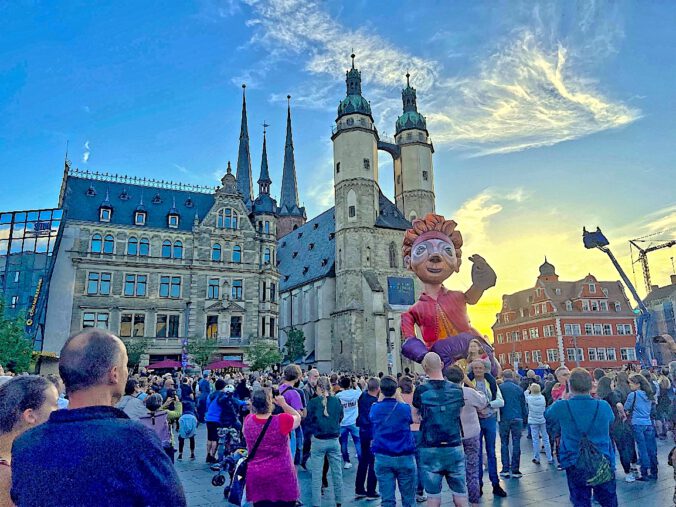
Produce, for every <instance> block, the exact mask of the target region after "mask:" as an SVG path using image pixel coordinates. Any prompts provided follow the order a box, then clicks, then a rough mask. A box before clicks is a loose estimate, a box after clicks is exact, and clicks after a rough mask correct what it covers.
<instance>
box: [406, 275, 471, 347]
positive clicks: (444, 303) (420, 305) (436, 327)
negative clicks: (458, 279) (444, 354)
mask: <svg viewBox="0 0 676 507" xmlns="http://www.w3.org/2000/svg"><path fill="white" fill-rule="evenodd" d="M415 324H418V327H419V328H420V330H421V332H422V338H423V340H424V341H425V345H427V348H430V347H431V346H432V345H434V344H435V343H436V342H437V341H438V340H440V339H442V338H447V337H449V336H456V335H458V334H460V333H467V332H469V333H473V334H476V335H477V336H481V335H480V334H479V332H478V331H477V330H476V329H474V328H473V327H472V326H471V325H470V323H469V317H468V316H467V303H466V301H465V294H464V293H463V292H460V291H451V290H447V289H446V288H444V287H442V288H441V292H440V293H439V296H438V298H437V299H436V300H435V299H434V298H433V297H431V296H428V295H427V294H425V293H424V292H423V293H422V295H421V296H420V299H418V301H417V302H416V303H415V304H414V305H413V306H411V308H409V310H408V311H407V312H406V313H404V314H402V316H401V334H402V336H403V337H404V338H406V339H408V338H413V337H415Z"/></svg>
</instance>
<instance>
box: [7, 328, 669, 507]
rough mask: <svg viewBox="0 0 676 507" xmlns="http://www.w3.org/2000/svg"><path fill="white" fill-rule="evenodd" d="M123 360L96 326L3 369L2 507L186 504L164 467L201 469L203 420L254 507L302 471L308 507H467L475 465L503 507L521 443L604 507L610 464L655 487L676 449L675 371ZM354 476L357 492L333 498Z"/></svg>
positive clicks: (212, 460) (281, 493)
mask: <svg viewBox="0 0 676 507" xmlns="http://www.w3.org/2000/svg"><path fill="white" fill-rule="evenodd" d="M126 365H127V354H126V350H125V347H124V345H123V343H122V342H121V341H120V340H119V338H117V337H115V336H113V335H111V334H109V333H107V332H105V331H102V330H98V329H96V330H86V331H83V332H81V333H79V334H76V335H74V336H73V337H71V338H70V339H69V340H68V341H67V342H66V344H65V345H64V347H63V350H62V351H61V355H60V360H59V374H60V375H59V376H57V375H49V376H46V377H40V376H36V375H19V376H16V377H11V376H8V375H4V372H0V506H5V505H7V506H11V505H17V506H42V505H91V504H92V499H93V498H96V499H97V501H96V502H95V504H96V505H152V506H154V505H158V506H161V505H172V506H173V505H178V506H180V505H186V499H185V494H184V491H183V488H182V486H181V482H180V481H179V479H178V476H177V474H176V470H175V468H174V466H173V465H172V463H173V462H174V460H175V459H178V460H184V459H185V460H194V459H196V457H195V447H196V438H195V437H196V435H197V430H198V427H199V425H201V424H204V425H205V426H206V434H207V439H206V453H205V454H206V463H207V464H209V466H211V465H214V464H216V463H219V462H221V461H222V459H223V455H222V453H223V449H222V443H223V442H222V438H221V437H222V431H223V430H228V431H231V432H233V433H234V434H237V435H240V436H241V437H242V439H243V442H244V445H245V446H246V448H247V450H248V451H249V452H250V453H251V452H252V451H254V449H253V448H254V447H255V448H256V449H255V451H254V455H253V457H252V458H251V460H250V462H249V463H248V469H247V479H246V482H247V485H248V486H247V488H246V494H245V501H246V502H249V503H251V504H253V506H254V507H269V506H279V507H297V506H299V505H302V503H301V501H300V497H301V494H300V486H299V484H300V482H299V474H301V473H309V474H310V475H311V498H312V500H311V502H312V507H320V506H321V505H336V506H338V507H340V506H341V505H342V504H344V503H346V502H347V503H352V502H353V501H360V500H363V501H365V502H371V501H375V500H380V501H381V505H383V506H384V507H393V506H395V505H397V501H399V503H401V505H403V506H404V507H412V506H414V505H416V503H422V502H426V505H428V506H431V507H437V506H439V505H441V501H442V486H443V482H444V481H445V482H446V484H447V486H448V489H449V490H450V493H449V495H451V496H452V500H453V502H454V504H455V505H456V506H468V505H472V506H476V505H479V503H480V502H481V497H482V496H483V494H484V475H485V474H484V469H486V471H487V475H488V480H490V486H491V488H492V493H493V496H494V497H497V498H504V497H507V492H506V491H505V489H509V488H505V487H504V481H507V480H509V479H519V478H521V477H522V476H523V474H522V472H521V461H522V460H521V450H522V449H521V440H522V434H523V432H524V431H527V433H528V438H529V439H530V440H531V444H532V450H531V452H532V459H531V461H532V463H533V464H534V465H535V466H538V467H552V469H554V468H557V469H558V470H560V471H565V474H566V478H567V483H568V489H569V496H570V500H571V503H572V504H573V505H574V506H590V505H591V501H592V497H593V498H594V499H595V500H596V501H597V502H598V503H599V504H600V505H602V506H604V507H605V506H609V507H610V506H616V505H617V504H618V503H617V493H616V478H615V470H614V469H615V456H616V454H617V456H618V458H619V462H620V464H621V468H622V470H623V480H624V481H626V482H628V483H631V482H635V481H655V480H657V477H658V466H657V465H658V462H657V440H658V439H667V438H669V437H668V435H671V438H675V437H674V432H675V430H676V428H675V425H674V422H675V416H676V394H675V393H676V362H673V363H671V365H670V368H665V369H661V368H657V369H653V370H654V371H649V370H643V371H636V372H635V371H613V372H607V371H604V370H601V369H596V370H594V371H593V372H589V371H587V370H585V369H582V368H575V369H573V370H572V371H570V370H569V369H568V368H566V367H560V368H558V369H557V370H556V371H555V372H553V373H551V374H547V375H545V376H544V378H542V377H540V376H539V375H536V373H535V372H534V371H528V372H525V374H524V375H523V376H521V375H519V374H518V373H517V372H515V371H512V370H509V369H507V370H504V371H501V372H499V375H498V376H497V377H495V376H493V375H491V373H489V371H490V364H487V361H486V358H485V357H482V356H481V355H480V354H474V355H472V354H470V357H468V360H467V361H461V362H458V363H457V364H453V365H450V366H447V367H445V366H444V364H443V362H442V360H441V358H440V357H439V356H438V355H437V354H436V353H434V352H429V353H427V354H426V355H425V357H424V359H423V361H422V370H423V372H422V373H416V372H411V371H410V370H408V369H407V370H406V371H405V372H404V373H402V374H398V375H396V376H392V375H385V374H383V373H380V374H378V375H376V376H372V377H369V376H367V375H355V374H350V373H346V372H343V373H332V374H330V375H322V374H320V372H319V371H317V370H316V369H310V370H307V371H305V372H304V371H302V370H301V368H300V367H299V366H297V365H295V364H291V365H288V366H286V367H285V368H284V369H283V371H281V372H280V373H279V374H270V373H259V372H255V373H250V374H246V375H244V374H241V373H233V374H225V373H221V374H216V373H214V372H207V373H205V374H200V375H184V374H182V373H180V372H172V373H167V374H165V375H157V374H152V373H149V372H147V371H145V370H143V369H142V370H141V371H140V372H139V373H137V374H133V375H129V374H128V370H127V366H126ZM498 434H499V436H500V457H501V460H500V461H501V462H500V465H501V466H500V469H499V470H498V462H497V453H496V446H497V435H498ZM350 440H352V442H353V444H354V455H351V447H350V445H349V441H350ZM186 442H187V447H188V448H189V454H188V450H186ZM675 449H676V448H675ZM177 451H178V455H177V456H176V452H177ZM675 454H676V451H672V453H671V455H670V462H671V460H672V458H673V459H674V461H676V456H675ZM355 465H356V467H357V469H356V477H355V483H354V496H350V498H344V495H345V487H344V473H345V470H348V469H350V468H352V467H353V466H355ZM562 473H563V472H562ZM675 474H676V469H675ZM675 477H676V475H675ZM36 484H49V485H50V486H49V488H43V487H36ZM350 489H352V488H351V486H350ZM397 490H398V491H399V499H398V500H397ZM674 501H675V503H676V492H675V496H674Z"/></svg>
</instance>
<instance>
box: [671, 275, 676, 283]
mask: <svg viewBox="0 0 676 507" xmlns="http://www.w3.org/2000/svg"><path fill="white" fill-rule="evenodd" d="M671 285H676V275H671Z"/></svg>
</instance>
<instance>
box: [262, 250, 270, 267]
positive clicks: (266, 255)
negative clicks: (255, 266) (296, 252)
mask: <svg viewBox="0 0 676 507" xmlns="http://www.w3.org/2000/svg"><path fill="white" fill-rule="evenodd" d="M270 261H271V259H270V249H269V248H266V249H265V250H264V252H263V263H264V264H270Z"/></svg>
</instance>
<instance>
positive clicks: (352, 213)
mask: <svg viewBox="0 0 676 507" xmlns="http://www.w3.org/2000/svg"><path fill="white" fill-rule="evenodd" d="M347 219H348V220H349V221H352V220H356V219H357V194H356V192H355V191H354V190H350V191H349V192H348V193H347Z"/></svg>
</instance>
